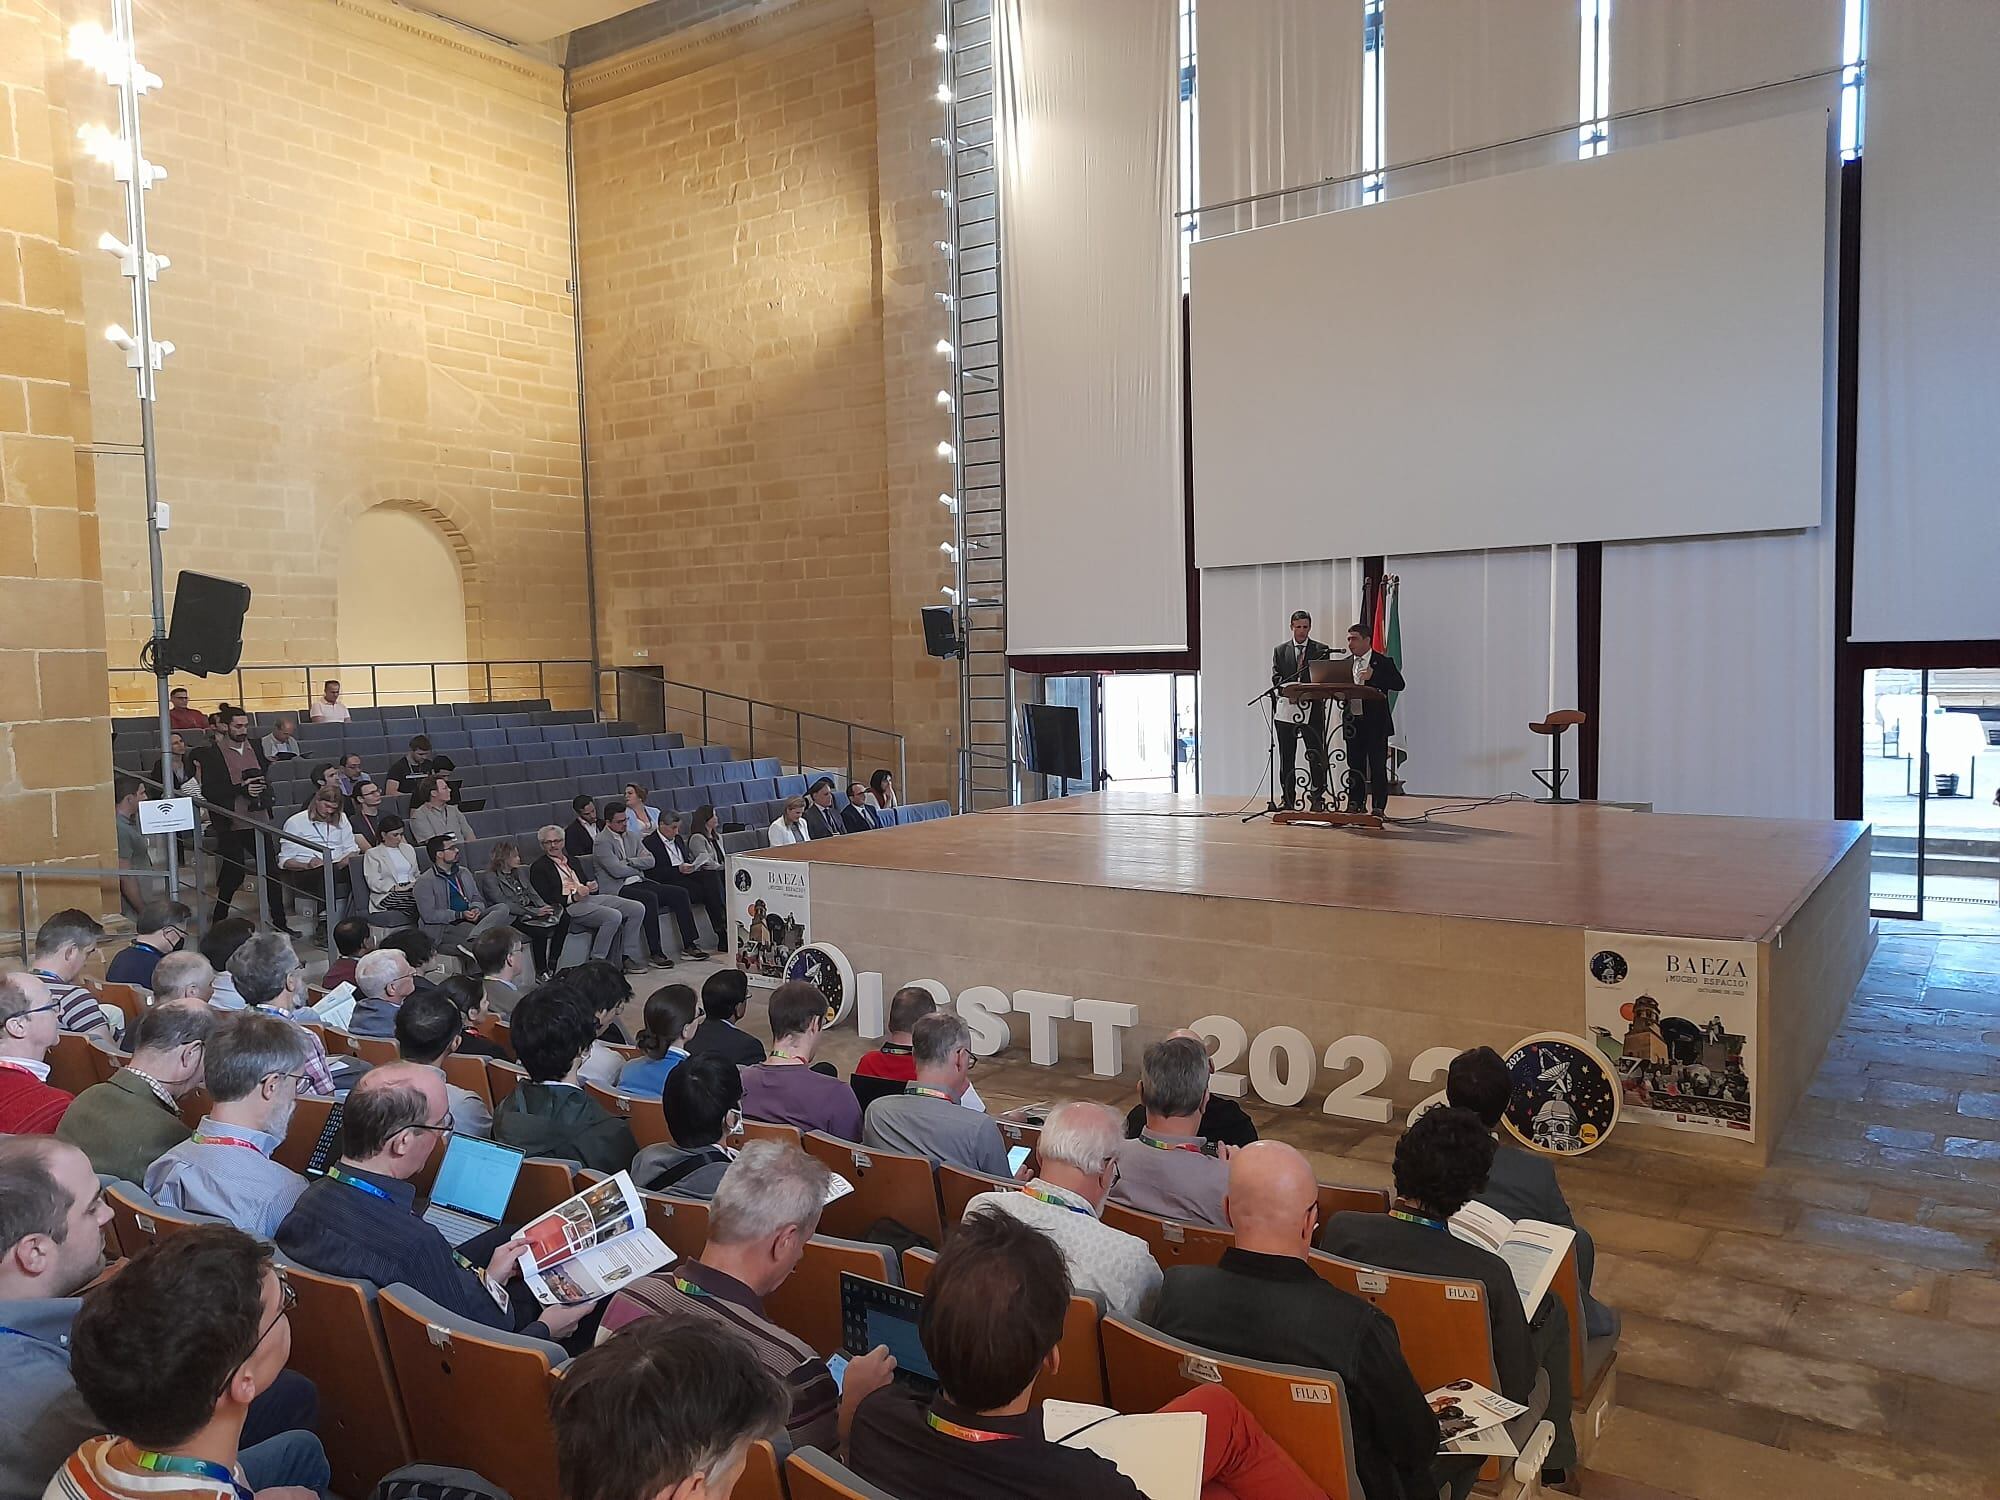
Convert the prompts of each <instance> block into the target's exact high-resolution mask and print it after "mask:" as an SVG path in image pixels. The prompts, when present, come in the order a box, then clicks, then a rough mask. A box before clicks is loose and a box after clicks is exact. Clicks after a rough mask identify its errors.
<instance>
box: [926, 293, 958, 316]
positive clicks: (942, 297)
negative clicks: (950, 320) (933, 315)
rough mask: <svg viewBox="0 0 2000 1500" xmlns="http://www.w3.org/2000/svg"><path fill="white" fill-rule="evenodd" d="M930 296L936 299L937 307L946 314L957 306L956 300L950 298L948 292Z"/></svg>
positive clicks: (950, 295) (952, 297)
mask: <svg viewBox="0 0 2000 1500" xmlns="http://www.w3.org/2000/svg"><path fill="white" fill-rule="evenodd" d="M931 295H932V296H933V297H935V298H937V299H938V306H940V307H942V308H943V309H944V310H945V311H946V312H950V311H951V310H952V309H953V308H954V307H956V306H958V299H957V298H956V297H954V296H952V294H951V293H950V292H932V293H931Z"/></svg>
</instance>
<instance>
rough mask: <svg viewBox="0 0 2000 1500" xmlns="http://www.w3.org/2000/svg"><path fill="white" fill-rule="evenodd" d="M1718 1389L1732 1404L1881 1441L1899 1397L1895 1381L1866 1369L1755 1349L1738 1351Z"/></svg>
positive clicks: (1826, 1360)
mask: <svg viewBox="0 0 2000 1500" xmlns="http://www.w3.org/2000/svg"><path fill="white" fill-rule="evenodd" d="M1719 1389H1720V1393H1721V1394H1722V1395H1723V1396H1725V1397H1728V1398H1730V1399H1732V1400H1736V1401H1742V1402H1746V1403H1748V1404H1749V1405H1752V1406H1763V1407H1769V1408H1770V1409H1771V1410H1773V1411H1782V1412H1786V1413H1788V1414H1790V1415H1792V1416H1795V1417H1807V1418H1810V1419H1812V1420H1814V1421H1819V1422H1825V1423H1827V1424H1829V1425H1830V1426H1834V1427H1844V1428H1846V1429H1848V1430H1849V1431H1852V1432H1866V1433H1872V1434H1874V1435H1875V1436H1877V1437H1880V1436H1882V1435H1883V1434H1884V1433H1886V1432H1888V1431H1889V1427H1890V1421H1891V1418H1892V1417H1893V1416H1894V1415H1895V1411H1896V1400H1897V1395H1898V1391H1897V1387H1896V1382H1895V1381H1894V1380H1893V1379H1892V1378H1891V1377H1889V1376H1887V1375H1884V1374H1883V1373H1882V1372H1881V1371H1879V1370H1873V1369H1870V1368H1869V1367H1868V1366H1866V1365H1857V1364H1853V1363H1851V1362H1849V1361H1847V1360H1834V1359H1817V1358H1813V1357H1811V1356H1808V1355H1801V1354H1791V1353H1788V1352H1786V1351H1785V1350H1782V1349H1764V1348H1759V1347H1756V1346H1749V1347H1746V1348H1743V1349H1740V1350H1738V1351H1737V1355H1736V1358H1735V1359H1734V1360H1733V1361H1731V1363H1730V1366H1729V1371H1728V1373H1727V1374H1726V1375H1725V1377H1724V1378H1723V1381H1722V1383H1721V1386H1720V1388H1719Z"/></svg>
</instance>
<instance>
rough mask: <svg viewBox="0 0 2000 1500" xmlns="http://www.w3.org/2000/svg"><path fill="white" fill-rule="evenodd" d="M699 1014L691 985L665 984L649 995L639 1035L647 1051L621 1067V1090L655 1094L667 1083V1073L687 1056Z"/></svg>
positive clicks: (642, 1046)
mask: <svg viewBox="0 0 2000 1500" xmlns="http://www.w3.org/2000/svg"><path fill="white" fill-rule="evenodd" d="M695 1014H696V1001H695V995H694V988H693V986H691V985H685V984H663V985H661V986H660V987H659V988H658V989H656V990H654V991H653V993H652V994H650V995H648V996H647V997H646V1024H645V1026H644V1027H642V1028H641V1029H640V1032H639V1035H638V1038H637V1040H638V1044H639V1051H640V1052H641V1053H642V1054H644V1055H643V1056H640V1057H635V1058H633V1059H631V1060H630V1061H629V1062H627V1063H625V1065H624V1066H623V1067H621V1068H620V1069H619V1070H618V1080H617V1084H616V1087H617V1089H618V1091H619V1092H620V1093H621V1094H640V1095H644V1096H645V1097H647V1098H651V1097H652V1096H654V1095H656V1094H658V1093H659V1092H660V1090H661V1089H662V1088H664V1087H665V1086H666V1082H667V1075H668V1074H669V1073H671V1072H673V1070H674V1069H675V1068H676V1067H677V1066H679V1065H680V1063H682V1062H683V1061H684V1060H685V1059H686V1058H687V1055H688V1049H687V1044H688V1039H689V1038H690V1037H692V1036H693V1035H694V1027H695Z"/></svg>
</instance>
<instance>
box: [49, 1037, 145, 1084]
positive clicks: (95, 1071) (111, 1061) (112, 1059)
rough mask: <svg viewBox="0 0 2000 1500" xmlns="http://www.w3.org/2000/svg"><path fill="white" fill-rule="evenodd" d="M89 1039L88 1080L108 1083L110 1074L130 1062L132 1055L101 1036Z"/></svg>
mask: <svg viewBox="0 0 2000 1500" xmlns="http://www.w3.org/2000/svg"><path fill="white" fill-rule="evenodd" d="M69 1034H70V1033H68V1032H64V1033H63V1035H65V1036H68V1035H69ZM89 1040H90V1054H89V1061H90V1072H91V1079H90V1081H91V1082H92V1083H109V1082H111V1075H112V1074H114V1073H116V1072H117V1071H118V1070H119V1069H120V1068H122V1067H124V1066H125V1064H127V1063H128V1062H130V1061H131V1060H132V1055H131V1053H129V1052H120V1051H119V1050H118V1049H117V1048H116V1047H114V1046H113V1045H112V1044H111V1043H109V1042H107V1041H106V1040H104V1038H103V1037H100V1036H93V1037H91V1038H90V1039H89Z"/></svg>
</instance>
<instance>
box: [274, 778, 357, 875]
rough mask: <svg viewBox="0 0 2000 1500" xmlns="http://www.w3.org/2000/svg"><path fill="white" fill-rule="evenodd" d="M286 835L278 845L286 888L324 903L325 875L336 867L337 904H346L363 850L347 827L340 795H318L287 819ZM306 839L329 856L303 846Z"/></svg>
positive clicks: (325, 791) (329, 789)
mask: <svg viewBox="0 0 2000 1500" xmlns="http://www.w3.org/2000/svg"><path fill="white" fill-rule="evenodd" d="M285 833H286V835H287V836H286V838H285V839H284V841H283V842H282V843H280V844H279V845H278V868H279V869H280V870H282V871H284V872H285V876H286V884H288V885H290V886H291V887H292V889H293V890H295V891H297V892H298V893H299V894H300V895H301V896H304V897H306V898H307V899H308V900H324V899H325V896H326V876H325V875H324V874H323V873H321V872H322V871H323V870H324V869H325V868H326V866H328V865H332V866H333V890H334V901H335V902H336V904H339V903H342V902H343V901H344V898H345V894H346V893H347V892H348V891H351V890H352V889H353V874H352V871H353V867H354V865H355V863H356V862H357V861H358V860H360V858H361V846H360V845H359V844H357V843H355V841H354V830H353V829H352V828H350V827H348V826H347V815H346V814H345V813H343V812H342V811H341V797H340V793H339V792H338V791H336V790H335V789H334V788H333V787H330V786H323V787H321V788H320V789H319V790H318V791H316V792H314V793H313V794H312V799H311V800H310V801H309V802H307V803H306V805H305V806H304V808H302V809H301V810H300V811H298V812H295V813H293V814H292V815H291V816H290V817H289V818H287V819H285ZM302 839H310V840H312V842H313V844H317V845H319V846H321V848H324V849H325V850H326V851H327V852H326V853H324V854H322V853H320V852H319V850H318V849H315V848H313V847H311V846H310V845H308V844H305V843H301V842H299V840H302Z"/></svg>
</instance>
